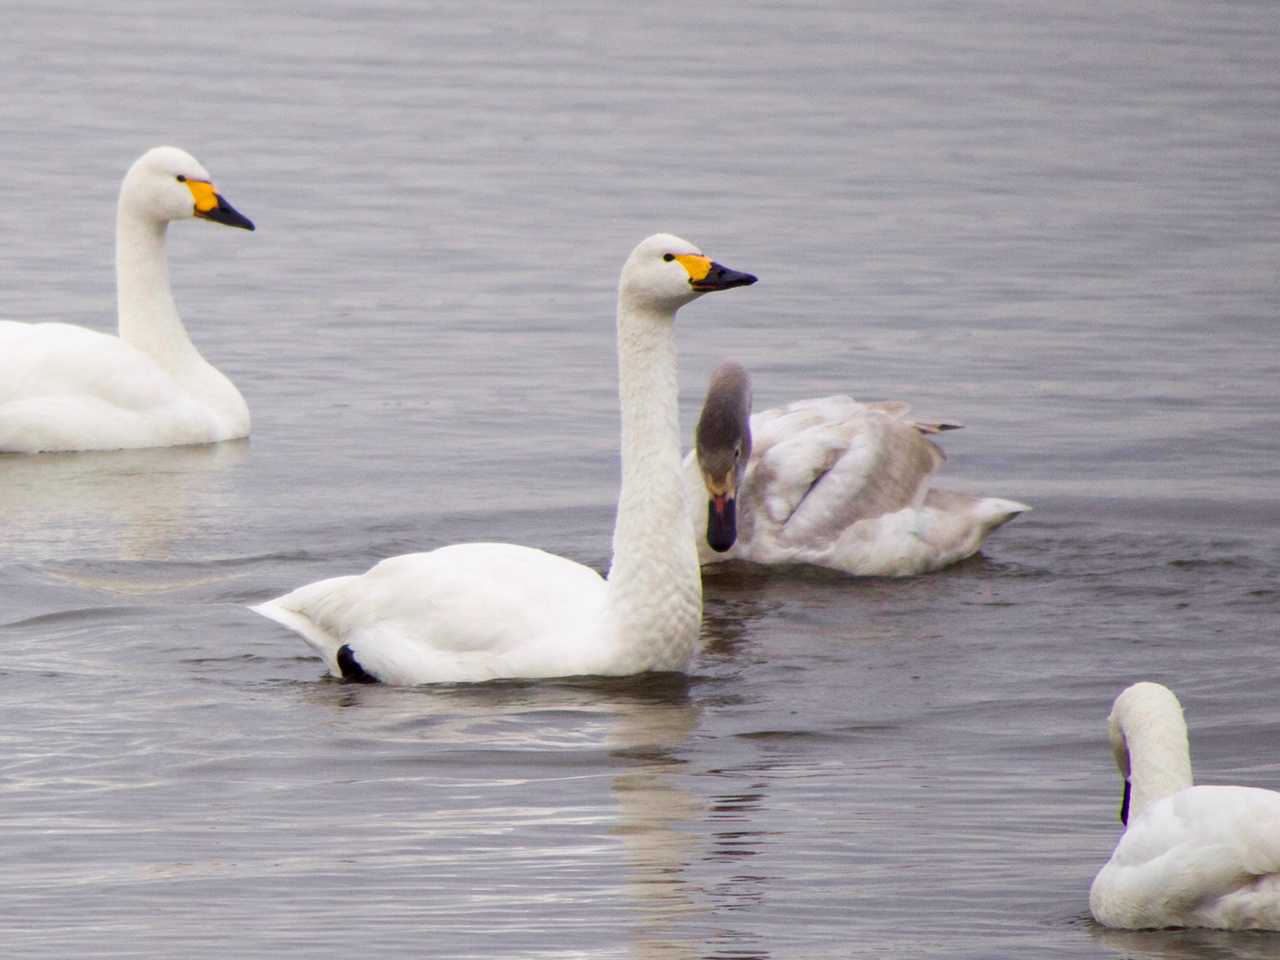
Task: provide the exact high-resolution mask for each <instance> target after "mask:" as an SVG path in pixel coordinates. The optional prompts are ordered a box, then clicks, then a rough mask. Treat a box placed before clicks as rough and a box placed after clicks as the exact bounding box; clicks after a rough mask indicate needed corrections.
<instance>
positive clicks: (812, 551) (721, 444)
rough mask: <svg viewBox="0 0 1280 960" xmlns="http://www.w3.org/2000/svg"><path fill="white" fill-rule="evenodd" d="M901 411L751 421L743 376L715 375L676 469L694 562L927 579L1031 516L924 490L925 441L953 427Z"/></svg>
mask: <svg viewBox="0 0 1280 960" xmlns="http://www.w3.org/2000/svg"><path fill="white" fill-rule="evenodd" d="M908 409H909V408H908V407H907V405H906V404H904V403H858V402H857V401H855V400H852V399H850V398H849V397H845V396H832V397H822V398H819V399H813V400H799V401H796V402H795V403H791V404H788V405H787V406H785V407H778V408H776V409H771V410H765V411H763V412H761V413H756V414H752V413H751V381H750V378H749V376H748V375H747V372H746V371H745V370H744V369H743V368H742V367H741V366H739V365H738V364H736V363H725V364H722V365H721V366H720V367H718V368H717V369H716V371H715V372H714V373H713V374H712V377H711V382H710V386H709V387H708V390H707V398H706V401H705V402H704V404H703V409H702V416H701V418H700V419H699V421H698V428H697V431H696V434H695V443H694V449H693V450H692V451H691V452H690V453H689V455H688V456H687V457H686V459H685V486H686V489H687V490H688V503H689V509H690V512H691V516H692V519H693V523H694V525H695V529H697V530H698V531H700V535H699V536H698V553H699V559H700V560H701V562H702V563H704V564H708V563H715V562H717V561H723V560H746V561H751V562H754V563H765V564H814V565H817V566H823V567H829V568H831V569H834V570H840V571H843V572H845V573H850V574H854V575H857V576H906V575H910V574H918V573H927V572H929V571H932V570H938V569H940V568H942V567H945V566H947V565H949V564H952V563H955V562H956V561H958V560H963V559H964V558H965V557H968V556H971V555H972V554H974V553H976V552H977V551H978V549H979V548H980V547H981V546H982V542H983V541H984V540H985V539H986V537H987V535H988V534H990V533H991V531H993V530H995V529H996V528H997V527H999V526H1001V525H1002V524H1004V523H1007V522H1008V521H1009V520H1012V519H1013V518H1014V517H1016V516H1017V515H1018V514H1019V513H1022V512H1023V511H1025V510H1028V509H1030V508H1029V507H1028V506H1027V505H1026V504H1022V503H1018V502H1016V501H1013V500H1004V499H999V498H995V497H976V496H970V495H969V494H964V493H955V492H952V491H948V490H938V489H933V488H931V487H930V481H931V479H932V476H933V473H934V471H936V470H937V469H938V467H940V466H941V465H942V462H943V460H944V456H943V453H942V451H941V450H940V449H939V448H938V446H937V445H936V444H935V443H933V442H932V441H931V440H930V439H929V435H932V434H936V433H940V432H942V431H944V430H950V429H954V428H955V425H954V424H946V423H923V422H917V421H914V420H911V419H909V418H908V416H907V413H908ZM701 531H705V535H701Z"/></svg>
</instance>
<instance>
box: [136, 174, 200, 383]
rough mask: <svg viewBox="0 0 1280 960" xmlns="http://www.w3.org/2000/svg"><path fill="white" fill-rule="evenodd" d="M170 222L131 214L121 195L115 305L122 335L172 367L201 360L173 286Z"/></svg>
mask: <svg viewBox="0 0 1280 960" xmlns="http://www.w3.org/2000/svg"><path fill="white" fill-rule="evenodd" d="M167 227H168V224H167V223H165V222H163V221H156V220H153V219H149V218H146V217H142V216H139V215H138V214H136V213H134V212H131V211H130V210H129V209H128V207H127V205H126V203H125V198H124V197H123V196H122V197H121V202H120V208H119V210H118V211H117V214H116V304H117V314H118V325H119V326H118V329H119V333H120V339H122V340H124V341H126V342H128V343H130V344H132V345H133V346H135V347H137V348H138V349H139V350H142V351H143V352H144V353H147V354H149V355H150V356H151V358H152V359H154V360H155V361H156V363H157V364H159V365H160V366H161V367H164V368H165V369H167V370H170V371H173V370H177V369H179V368H182V367H184V366H186V365H188V364H190V363H191V362H192V361H199V360H201V357H200V354H199V353H198V352H197V351H196V348H195V346H194V344H192V342H191V338H190V336H188V335H187V330H186V327H184V326H183V325H182V318H181V317H179V316H178V307H177V304H175V303H174V302H173V293H172V291H171V290H170V288H169V257H168V254H167V253H166V250H165V233H166V229H167Z"/></svg>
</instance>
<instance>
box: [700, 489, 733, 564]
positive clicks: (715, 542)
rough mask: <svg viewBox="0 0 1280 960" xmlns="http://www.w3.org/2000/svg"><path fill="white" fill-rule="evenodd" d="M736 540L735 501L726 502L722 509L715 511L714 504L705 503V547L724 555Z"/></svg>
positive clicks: (711, 501) (710, 502) (711, 502)
mask: <svg viewBox="0 0 1280 960" xmlns="http://www.w3.org/2000/svg"><path fill="white" fill-rule="evenodd" d="M737 540H738V517H737V507H736V506H735V501H733V500H732V499H729V500H726V501H725V504H724V509H723V510H721V511H717V510H716V502H715V501H714V500H710V501H708V502H707V546H709V547H710V548H711V549H712V550H714V551H715V552H716V553H724V552H725V551H726V550H728V549H729V548H730V547H732V546H733V545H734V544H735V543H736V542H737Z"/></svg>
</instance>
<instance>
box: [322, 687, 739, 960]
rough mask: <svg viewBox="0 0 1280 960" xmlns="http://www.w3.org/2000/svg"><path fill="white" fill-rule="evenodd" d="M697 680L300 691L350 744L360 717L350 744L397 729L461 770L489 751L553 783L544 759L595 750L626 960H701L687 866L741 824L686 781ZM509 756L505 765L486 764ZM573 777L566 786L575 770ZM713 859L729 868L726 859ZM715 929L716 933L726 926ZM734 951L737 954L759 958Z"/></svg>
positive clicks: (698, 902) (702, 906) (512, 772)
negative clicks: (604, 786) (608, 813)
mask: <svg viewBox="0 0 1280 960" xmlns="http://www.w3.org/2000/svg"><path fill="white" fill-rule="evenodd" d="M697 682H698V681H697V680H696V679H690V678H689V677H688V676H686V675H684V674H678V673H654V674H643V675H639V676H635V677H572V678H567V679H562V680H542V681H510V680H496V681H490V682H486V683H459V684H431V685H425V686H419V687H395V686H385V685H381V684H358V683H352V682H349V681H344V680H338V679H336V678H332V677H326V678H324V679H323V680H322V682H320V683H306V684H305V685H303V684H299V685H298V686H299V688H300V690H301V691H302V693H303V696H304V697H305V699H306V700H307V701H309V702H310V703H312V704H321V705H324V706H327V707H329V708H331V709H332V710H333V711H334V716H333V720H332V722H333V723H334V724H335V725H338V726H341V727H342V729H343V730H344V731H346V732H347V734H348V735H350V733H351V731H352V728H353V727H359V726H363V725H364V724H363V723H357V724H353V723H351V718H352V715H353V714H360V715H362V716H363V718H364V720H367V721H368V722H369V724H370V726H368V727H367V728H366V732H364V733H359V734H357V736H358V737H360V738H363V737H364V736H368V737H376V738H378V739H379V740H380V741H381V742H386V741H387V739H388V737H390V738H392V739H394V737H395V734H396V733H397V732H398V733H400V734H402V735H404V736H405V737H407V738H411V739H414V740H416V741H419V742H422V741H426V742H427V743H429V744H430V746H431V747H433V748H434V747H439V748H440V749H441V750H443V751H446V752H452V753H454V754H455V755H456V756H458V761H459V763H462V764H467V763H470V762H471V759H470V758H469V757H468V756H467V755H466V754H468V753H472V752H474V753H475V754H476V756H477V757H481V758H482V757H483V754H486V753H487V754H489V758H488V759H487V760H484V759H481V760H480V761H479V762H482V763H484V764H485V765H486V766H487V767H488V768H489V769H491V770H492V769H493V766H494V765H495V764H499V765H501V766H502V768H503V769H504V770H506V771H507V773H504V774H502V775H503V776H507V775H509V776H513V777H519V778H530V779H532V780H535V781H536V780H537V779H539V777H540V772H542V773H545V774H546V775H548V776H552V777H556V776H560V775H561V774H562V771H557V770H556V768H555V767H554V766H553V764H554V763H555V760H546V759H544V758H546V757H548V756H552V755H559V756H560V758H561V759H563V754H564V751H566V750H567V751H570V752H571V753H577V751H579V750H581V749H583V748H584V746H585V747H586V748H587V749H588V750H591V751H593V752H594V751H598V759H593V760H589V761H588V763H589V764H591V765H592V767H595V766H598V767H599V769H600V770H601V771H602V772H603V773H605V775H606V776H607V777H608V778H609V779H608V782H609V793H610V795H611V797H612V800H613V806H614V811H615V815H614V819H613V822H612V824H611V825H610V826H608V827H607V831H608V834H609V835H610V836H611V837H612V838H613V839H614V841H616V843H617V844H618V847H619V852H620V853H621V857H620V858H619V859H620V860H621V864H622V871H621V874H622V875H621V877H620V879H619V880H618V882H617V884H616V893H615V894H614V895H615V896H617V897H619V898H621V899H622V900H623V901H624V902H625V903H626V904H627V905H628V913H629V914H630V915H631V916H633V918H634V919H633V921H632V923H631V925H630V929H629V930H628V931H627V932H626V935H627V936H629V947H630V955H631V956H634V957H637V958H650V957H652V958H659V957H661V958H673V957H674V958H689V960H693V958H695V957H699V956H702V955H703V949H704V944H703V943H702V942H701V941H702V936H703V934H704V932H705V930H706V929H707V926H708V922H707V918H706V916H705V914H706V913H707V911H708V910H710V909H714V906H710V907H709V906H708V905H707V902H706V900H705V899H700V898H698V896H697V893H696V891H697V890H699V889H701V884H700V883H699V882H698V881H697V880H695V879H692V878H690V876H689V873H690V868H691V865H692V864H694V863H695V862H698V861H700V860H702V859H706V857H705V852H704V850H703V848H704V847H705V846H706V839H705V834H706V831H707V829H708V827H711V828H718V829H721V830H722V829H723V825H721V824H720V821H721V820H724V819H726V818H729V819H733V820H740V819H742V818H743V817H744V816H745V814H743V813H742V812H741V811H737V812H733V811H730V810H729V807H728V806H726V804H728V805H729V806H733V805H734V804H739V803H740V801H739V799H733V798H731V799H728V800H725V799H723V798H717V799H714V800H712V801H710V802H709V801H708V800H707V799H705V798H704V797H703V796H702V795H701V794H700V792H699V791H698V790H697V789H692V788H691V785H690V783H688V782H686V781H688V780H689V778H691V777H693V776H695V775H696V771H691V770H690V769H689V761H688V759H687V758H686V757H685V756H684V752H685V747H686V744H687V742H688V740H689V738H690V736H691V735H692V734H693V732H694V730H695V729H696V728H697V726H698V723H699V720H700V716H701V712H702V708H701V705H700V704H699V703H698V702H697V700H696V699H695V698H694V697H693V696H692V690H693V688H694V687H695V685H696V684H697ZM548 730H550V732H548ZM557 747H558V748H559V750H557V749H556V748H557ZM544 748H550V751H549V752H548V751H547V750H545V749H544ZM508 752H509V753H511V754H512V759H511V760H510V761H507V760H503V759H502V757H501V756H498V757H495V756H494V754H495V753H497V754H506V753H508ZM517 754H518V756H517ZM416 762H422V760H421V759H419V760H418V761H416ZM544 763H547V764H548V766H545V767H544V766H542V764H544ZM575 771H577V772H575V779H576V778H577V777H579V776H580V774H581V771H580V769H579V768H577V767H575ZM742 802H745V801H742ZM735 810H736V808H735ZM738 826H740V825H735V826H734V833H733V837H736V838H737V839H731V840H728V841H726V840H724V839H723V838H721V839H717V840H715V841H714V843H715V845H716V849H717V850H719V848H720V847H721V846H722V845H723V844H724V843H726V842H729V843H733V844H736V845H738V846H740V845H741V843H742V840H741V835H740V833H739V832H738ZM716 837H720V834H719V833H717V834H716ZM719 859H724V862H725V863H726V864H728V866H730V867H732V868H733V869H734V870H735V871H736V870H737V869H738V868H737V864H738V863H739V862H740V861H739V858H738V856H737V855H736V854H735V856H733V857H728V858H719ZM718 899H722V898H718ZM714 925H715V927H716V928H717V929H718V930H720V932H721V933H723V932H724V928H725V924H724V923H722V922H719V921H716V922H715V924H714ZM743 946H744V951H746V952H743V953H742V954H741V955H742V956H764V955H765V954H762V953H759V952H756V953H751V952H749V945H748V944H744V945H743Z"/></svg>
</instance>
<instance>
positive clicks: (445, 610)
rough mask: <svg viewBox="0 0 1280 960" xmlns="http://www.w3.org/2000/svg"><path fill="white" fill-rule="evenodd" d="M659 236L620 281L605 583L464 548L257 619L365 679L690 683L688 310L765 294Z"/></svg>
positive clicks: (523, 558)
mask: <svg viewBox="0 0 1280 960" xmlns="http://www.w3.org/2000/svg"><path fill="white" fill-rule="evenodd" d="M755 281H756V278H755V277H753V276H751V275H750V274H746V273H739V272H737V271H734V270H729V269H727V268H726V267H723V266H721V265H719V264H717V263H713V262H712V261H711V260H709V259H707V258H706V257H705V256H703V254H702V253H701V251H699V250H698V249H697V248H696V247H695V246H693V245H692V244H690V243H689V242H688V241H686V240H681V239H680V238H678V237H674V236H671V235H670V234H656V235H654V236H652V237H649V238H648V239H646V240H644V241H642V242H641V243H640V244H639V245H638V246H637V247H636V248H635V249H634V250H633V251H632V252H631V255H630V256H629V257H628V258H627V261H626V263H625V264H624V265H623V268H622V275H621V278H620V281H619V284H618V312H617V337H618V380H619V398H620V403H621V410H622V489H621V492H620V493H619V496H618V513H617V519H616V521H615V526H614V532H613V561H612V564H611V566H610V568H609V575H608V578H607V579H602V578H601V577H600V575H599V574H598V573H596V572H595V571H594V570H592V569H590V568H589V567H585V566H582V565H581V564H579V563H575V562H573V561H572V560H566V559H565V558H563V557H558V556H555V555H553V554H550V553H544V552H543V551H541V550H536V549H533V548H531V547H522V546H515V545H512V544H507V543H463V544H455V545H452V546H447V547H441V548H439V549H437V550H432V551H431V552H429V553H411V554H405V555H402V556H397V557H391V558H390V559H387V560H383V561H382V562H381V563H379V564H377V565H375V566H374V567H373V568H372V569H370V570H369V571H368V572H366V573H364V574H362V575H359V576H347V577H336V578H333V579H330V580H321V581H318V582H316V583H312V584H310V585H308V586H304V587H301V588H299V589H297V590H294V591H293V592H292V593H289V594H286V595H284V596H282V597H278V598H276V599H274V600H269V601H267V602H266V603H262V604H259V605H257V606H254V607H252V608H251V609H253V610H254V611H256V612H257V613H260V614H262V615H263V616H265V617H268V618H270V619H272V620H275V621H276V622H278V623H280V624H282V625H284V626H286V627H289V628H291V629H293V630H295V631H297V632H298V633H300V634H301V635H302V638H303V639H304V640H305V641H306V642H307V643H308V644H310V645H311V647H312V648H313V649H314V650H315V651H316V652H317V653H318V654H319V655H320V656H321V657H323V658H324V661H325V664H326V665H327V666H328V668H329V672H330V673H331V674H333V675H334V676H337V677H344V678H346V679H348V680H355V681H365V682H369V681H381V682H383V683H388V684H399V685H413V684H421V683H436V682H475V681H483V680H492V679H499V678H507V679H517V678H521V679H528V678H540V677H566V676H576V675H586V674H593V675H626V674H634V673H643V672H647V671H679V670H683V669H685V668H686V667H687V666H688V663H689V660H690V659H691V658H692V656H693V654H694V653H695V651H696V648H697V645H698V639H699V633H700V628H701V620H702V581H701V575H700V571H699V568H698V557H697V552H696V551H695V549H694V546H693V530H692V529H691V528H690V526H689V519H688V513H687V511H686V509H685V492H684V486H683V478H682V473H681V458H680V431H679V423H678V419H679V418H678V409H677V394H678V382H677V376H676V348H675V336H674V330H673V321H674V319H675V314H676V311H677V310H678V309H679V308H680V307H681V306H683V305H684V304H686V303H688V302H689V301H691V300H694V299H695V298H697V297H700V296H702V295H703V294H705V293H708V292H710V291H712V290H725V289H728V288H730V287H739V286H745V285H747V284H752V283H755Z"/></svg>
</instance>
